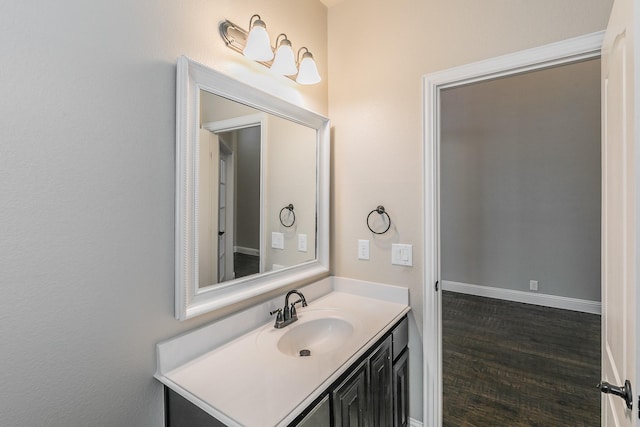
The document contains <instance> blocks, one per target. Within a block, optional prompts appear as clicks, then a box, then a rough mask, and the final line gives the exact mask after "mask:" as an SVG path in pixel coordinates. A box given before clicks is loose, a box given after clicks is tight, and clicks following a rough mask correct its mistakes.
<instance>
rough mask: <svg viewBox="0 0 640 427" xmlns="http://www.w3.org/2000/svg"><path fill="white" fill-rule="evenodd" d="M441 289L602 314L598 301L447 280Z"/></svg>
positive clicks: (443, 282)
mask: <svg viewBox="0 0 640 427" xmlns="http://www.w3.org/2000/svg"><path fill="white" fill-rule="evenodd" d="M442 289H443V290H445V291H452V292H459V293H462V294H469V295H476V296H479V297H488V298H496V299H501V300H506V301H514V302H523V303H526V304H534V305H542V306H545V307H553V308H562V309H565V310H572V311H581V312H583V313H591V314H601V312H602V303H600V302H598V301H589V300H584V299H577V298H567V297H560V296H557V295H549V294H539V293H537V292H535V293H534V292H523V291H515V290H512V289H502V288H493V287H491V286H480V285H472V284H469V283H460V282H451V281H448V280H443V281H442Z"/></svg>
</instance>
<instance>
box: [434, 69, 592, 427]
mask: <svg viewBox="0 0 640 427" xmlns="http://www.w3.org/2000/svg"><path fill="white" fill-rule="evenodd" d="M600 67H601V65H600V60H599V58H595V59H590V60H586V61H580V62H574V63H569V64H564V65H562V66H557V67H552V68H545V69H542V70H535V71H530V72H527V73H523V74H518V75H514V76H508V77H502V78H499V79H494V80H485V81H482V82H477V83H473V84H470V85H465V86H461V87H456V88H451V89H446V90H443V91H442V93H441V112H442V115H441V121H440V129H441V134H440V147H441V155H440V233H441V247H440V251H441V265H440V266H441V277H442V290H443V295H442V325H443V329H442V331H443V332H442V340H443V396H444V400H443V425H445V426H449V425H464V424H467V423H477V424H478V425H483V424H487V423H488V424H491V422H492V420H493V422H494V423H495V424H498V425H503V424H504V425H513V424H514V423H517V422H519V421H521V420H523V419H526V420H528V422H529V423H530V424H545V423H550V424H554V425H568V424H581V425H599V416H600V396H599V395H598V394H597V393H594V391H593V385H594V384H597V383H598V381H599V379H600V316H599V315H598V314H599V312H600V294H601V289H600V276H601V275H600V263H601V260H600V222H601V218H600V210H601V196H600V193H601V191H600V181H601V167H600V164H601V129H600ZM505 300H506V301H512V302H505ZM514 301H515V302H514ZM523 302H524V303H528V304H522V303H523ZM530 304H533V305H530ZM573 310H575V311H573ZM578 310H579V311H582V313H580V312H577V311H578ZM584 312H586V313H584ZM590 313H596V314H590ZM559 389H562V390H563V392H562V397H561V398H558V396H556V390H559ZM483 420H484V421H483ZM594 420H595V423H594Z"/></svg>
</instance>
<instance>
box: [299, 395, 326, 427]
mask: <svg viewBox="0 0 640 427" xmlns="http://www.w3.org/2000/svg"><path fill="white" fill-rule="evenodd" d="M330 425H331V405H330V404H329V395H326V396H325V397H324V399H322V400H321V401H320V403H318V404H317V405H316V406H315V407H314V408H313V409H312V410H311V412H309V413H308V414H307V416H306V417H304V418H303V419H302V421H300V422H299V423H298V424H296V426H297V427H327V426H330Z"/></svg>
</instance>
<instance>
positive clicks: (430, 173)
mask: <svg viewBox="0 0 640 427" xmlns="http://www.w3.org/2000/svg"><path fill="white" fill-rule="evenodd" d="M603 38H604V32H603V31H601V32H597V33H592V34H587V35H584V36H580V37H576V38H572V39H568V40H564V41H560V42H557V43H552V44H549V45H545V46H542V47H538V48H534V49H528V50H524V51H520V52H516V53H513V54H509V55H504V56H499V57H496V58H492V59H488V60H485V61H480V62H475V63H472V64H467V65H463V66H460V67H455V68H450V69H448V70H444V71H439V72H436V73H432V74H427V75H425V76H424V77H423V105H424V110H423V111H424V121H423V126H424V127H423V139H424V141H423V143H424V150H423V151H424V160H423V161H424V176H423V182H424V278H423V286H424V292H423V298H424V300H423V313H424V316H423V322H424V323H423V331H424V341H423V346H424V348H423V364H424V366H423V386H424V388H423V411H424V412H423V420H424V425H425V426H430V427H438V426H441V425H442V325H441V292H435V284H436V282H439V283H441V282H442V278H441V277H440V218H439V211H440V182H439V177H440V91H441V90H443V89H447V88H452V87H457V86H462V85H467V84H470V83H474V82H480V81H483V80H491V79H495V78H498V77H504V76H509V75H513V74H521V73H524V72H527V71H533V70H538V69H543V68H548V67H552V66H556V65H561V64H567V63H571V62H576V61H580V60H586V59H590V58H595V57H599V56H600V49H601V47H602V40H603ZM439 287H440V286H439Z"/></svg>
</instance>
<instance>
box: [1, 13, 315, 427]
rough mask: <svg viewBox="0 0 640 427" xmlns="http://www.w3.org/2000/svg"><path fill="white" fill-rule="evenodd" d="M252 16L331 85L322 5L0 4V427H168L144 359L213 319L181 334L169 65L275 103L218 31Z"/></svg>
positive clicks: (308, 93) (300, 92) (305, 99)
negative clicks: (308, 51) (219, 74)
mask: <svg viewBox="0 0 640 427" xmlns="http://www.w3.org/2000/svg"><path fill="white" fill-rule="evenodd" d="M258 9H260V13H261V14H262V16H263V17H264V18H265V19H267V17H268V18H270V19H268V20H267V22H268V25H270V26H272V28H273V29H274V30H275V29H276V28H287V32H288V33H291V34H289V36H290V37H291V38H292V40H305V41H308V42H309V43H310V44H313V45H314V46H316V47H315V49H313V51H314V56H315V57H316V60H317V61H318V64H319V66H320V67H324V71H321V72H324V75H326V60H325V59H324V58H325V57H326V15H325V14H324V13H326V11H324V7H323V6H322V5H320V4H319V3H318V2H317V0H297V1H283V2H273V3H272V2H269V4H265V2H263V1H257V0H252V1H245V2H240V3H238V2H232V1H230V0H213V1H209V0H206V1H205V0H194V1H189V2H176V1H167V0H159V1H158V0H154V1H149V0H136V1H129V0H126V1H125V0H110V1H105V0H97V1H90V2H87V1H81V0H60V1H56V2H46V1H24V2H20V1H4V2H0V34H2V36H1V38H2V42H0V56H1V57H2V58H3V60H2V66H1V67H0V93H1V94H2V96H0V115H1V116H2V121H1V124H0V200H1V202H2V208H1V209H0V289H1V296H0V339H1V344H0V384H1V385H2V387H0V425H1V426H3V427H32V426H33V427H35V426H47V427H57V426H60V427H81V426H105V427H114V426H135V427H144V426H149V427H158V426H161V425H163V409H162V405H163V399H162V388H161V386H160V383H158V382H157V381H156V380H154V379H153V377H152V376H153V373H154V371H155V365H156V361H155V344H156V343H157V342H159V341H161V340H164V339H167V338H169V337H172V336H175V335H177V334H179V333H181V332H184V331H187V330H190V329H192V328H194V327H197V326H199V325H202V324H205V323H208V322H210V321H212V320H213V319H214V318H217V317H219V316H221V315H224V312H219V313H216V314H210V315H204V316H200V317H198V318H196V319H193V320H189V321H186V322H178V321H177V320H175V319H174V193H175V180H174V174H175V168H174V163H175V123H176V117H175V114H176V109H175V100H176V99H175V93H176V66H175V64H176V59H177V58H178V56H179V55H181V54H186V55H188V56H190V57H191V58H193V59H195V60H197V61H199V62H202V63H205V64H209V65H212V66H216V67H219V69H226V70H227V72H229V73H233V74H234V75H236V76H237V77H238V78H240V79H243V80H244V81H247V82H251V78H252V77H253V76H261V75H262V76H264V77H263V79H264V81H271V82H272V86H271V87H267V85H263V86H262V88H263V90H267V91H271V92H272V93H275V92H276V91H277V90H278V87H281V86H282V83H280V82H278V81H277V79H276V80H274V78H273V77H272V76H269V77H267V74H266V73H267V72H268V70H266V69H265V70H264V72H263V71H261V70H259V69H258V68H259V67H260V66H257V65H256V66H255V67H252V66H251V64H249V65H247V64H248V62H247V61H246V60H245V59H244V58H242V56H241V55H238V54H237V53H236V52H233V51H231V50H230V49H227V48H226V47H225V46H224V43H223V42H222V40H221V39H220V37H219V35H218V30H217V28H216V25H217V23H218V22H219V21H220V20H222V19H225V18H228V19H230V20H232V21H233V22H238V23H241V24H244V25H246V24H247V23H248V21H249V17H250V16H251V14H252V13H256V12H257V11H258ZM307 15H309V16H315V17H317V21H316V20H312V21H313V22H309V21H308V20H307V21H306V22H305V21H304V20H302V19H298V18H300V17H302V16H307ZM303 27H304V28H303ZM296 33H297V38H294V35H295V34H296ZM272 34H273V33H272ZM323 40H325V41H324V42H322V41H323ZM320 58H322V59H320ZM323 63H324V65H323ZM254 65H255V64H254ZM229 69H234V70H236V72H232V71H229ZM254 83H255V82H254ZM281 92H282V93H283V96H286V95H287V94H289V95H288V96H289V99H290V100H292V102H296V99H297V100H298V103H299V104H302V103H305V104H306V105H307V106H310V107H312V108H315V109H318V110H319V111H322V112H326V85H325V84H324V83H323V84H321V85H316V87H314V88H308V89H307V88H298V87H294V85H293V84H291V85H288V86H286V87H285V89H284V91H281ZM323 92H324V95H323ZM292 94H294V95H296V96H295V97H294V96H292ZM294 98H295V99H294ZM274 296H275V295H274ZM235 309H237V307H236V308H235Z"/></svg>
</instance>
